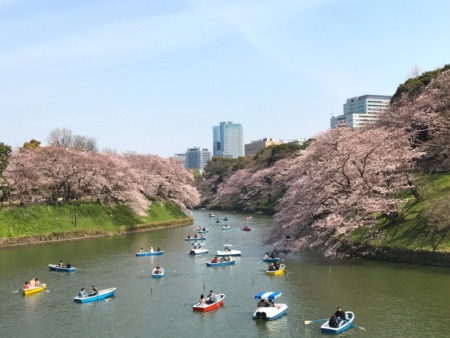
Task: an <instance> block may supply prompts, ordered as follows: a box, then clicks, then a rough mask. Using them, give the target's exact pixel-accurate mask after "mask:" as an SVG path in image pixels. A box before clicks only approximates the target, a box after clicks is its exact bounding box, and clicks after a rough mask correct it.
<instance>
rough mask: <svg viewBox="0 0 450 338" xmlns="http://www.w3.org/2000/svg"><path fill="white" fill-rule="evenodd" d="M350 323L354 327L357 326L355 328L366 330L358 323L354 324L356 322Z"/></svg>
mask: <svg viewBox="0 0 450 338" xmlns="http://www.w3.org/2000/svg"><path fill="white" fill-rule="evenodd" d="M352 325H353V326H354V327H357V328H358V329H360V330H361V331H366V329H365V328H363V327H362V326H358V325H356V324H354V323H352Z"/></svg>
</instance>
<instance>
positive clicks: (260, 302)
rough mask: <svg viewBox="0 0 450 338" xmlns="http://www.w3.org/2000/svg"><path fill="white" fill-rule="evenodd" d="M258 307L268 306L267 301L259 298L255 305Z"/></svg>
mask: <svg viewBox="0 0 450 338" xmlns="http://www.w3.org/2000/svg"><path fill="white" fill-rule="evenodd" d="M257 306H258V307H266V306H269V305H268V303H267V302H266V301H265V300H264V299H261V300H260V301H259V302H258V305H257Z"/></svg>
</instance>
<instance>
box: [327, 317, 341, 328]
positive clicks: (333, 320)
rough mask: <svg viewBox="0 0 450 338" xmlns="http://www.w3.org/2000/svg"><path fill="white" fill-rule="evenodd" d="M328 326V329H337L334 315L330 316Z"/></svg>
mask: <svg viewBox="0 0 450 338" xmlns="http://www.w3.org/2000/svg"><path fill="white" fill-rule="evenodd" d="M328 325H330V327H338V326H339V323H338V320H337V317H336V315H332V316H331V318H330V320H329V321H328Z"/></svg>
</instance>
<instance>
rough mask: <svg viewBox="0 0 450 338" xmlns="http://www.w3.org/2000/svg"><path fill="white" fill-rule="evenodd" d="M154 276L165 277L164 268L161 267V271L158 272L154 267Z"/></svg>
mask: <svg viewBox="0 0 450 338" xmlns="http://www.w3.org/2000/svg"><path fill="white" fill-rule="evenodd" d="M152 277H153V278H163V277H164V269H163V268H161V267H160V268H159V272H157V268H154V269H153V270H152Z"/></svg>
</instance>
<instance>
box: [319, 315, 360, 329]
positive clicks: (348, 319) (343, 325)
mask: <svg viewBox="0 0 450 338" xmlns="http://www.w3.org/2000/svg"><path fill="white" fill-rule="evenodd" d="M354 319H355V315H354V313H353V312H351V311H345V320H342V321H341V322H340V323H339V326H338V327H331V326H330V324H329V321H328V320H327V321H326V322H325V323H324V324H323V325H322V326H321V327H320V330H321V331H322V333H334V334H339V333H341V332H344V331H347V330H348V329H350V328H351V327H352V324H353V320H354Z"/></svg>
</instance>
